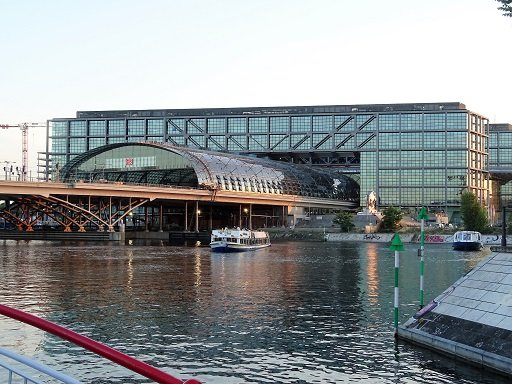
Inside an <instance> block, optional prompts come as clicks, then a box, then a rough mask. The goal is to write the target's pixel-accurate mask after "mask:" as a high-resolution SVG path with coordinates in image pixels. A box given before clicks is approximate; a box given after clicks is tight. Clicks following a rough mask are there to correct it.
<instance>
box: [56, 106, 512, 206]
mask: <svg viewBox="0 0 512 384" xmlns="http://www.w3.org/2000/svg"><path fill="white" fill-rule="evenodd" d="M51 126H52V130H51V134H50V137H49V140H50V147H51V151H50V152H51V157H52V158H53V157H55V158H56V157H58V158H59V160H60V161H61V162H62V163H66V162H69V161H70V160H71V159H72V158H73V157H75V156H77V155H79V154H81V153H83V152H84V151H87V150H91V149H94V148H97V147H98V146H101V145H104V144H111V143H122V142H127V141H128V142H141V141H152V142H161V143H169V144H172V145H176V146H182V147H188V148H197V149H206V150H211V151H218V152H231V153H236V154H242V155H251V156H257V157H265V158H268V159H272V160H280V161H284V162H291V163H301V164H309V165H313V166H318V167H321V168H322V167H323V168H330V169H334V170H337V171H339V172H346V171H349V172H350V173H359V174H360V187H361V193H360V196H361V200H360V205H361V206H363V207H364V206H365V205H366V200H365V199H366V195H367V193H368V192H370V191H375V192H376V194H377V196H378V204H379V207H385V206H390V205H394V206H399V207H411V208H417V207H419V206H422V205H425V206H428V207H432V208H436V209H439V210H445V211H449V210H450V209H452V208H454V207H457V206H458V205H459V204H460V195H461V193H462V191H464V190H469V191H471V192H473V193H475V194H476V195H477V196H478V197H479V199H480V201H481V202H482V203H483V204H484V205H487V204H488V203H489V198H490V194H489V193H490V192H489V190H490V189H491V188H490V186H489V185H490V178H489V172H488V169H489V167H491V168H492V167H493V166H494V165H496V164H498V163H501V164H506V163H507V162H508V163H509V164H511V166H512V131H511V130H510V129H508V130H501V131H499V132H498V131H496V133H493V131H492V130H491V132H489V124H488V120H487V119H486V118H485V117H482V116H480V115H478V114H475V113H473V112H471V111H469V110H467V109H466V107H465V106H464V105H463V104H460V103H427V104H377V105H337V106H336V105H335V106H306V107H275V108H273V107H268V108H230V109H227V108H217V109H190V110H185V109H184V110H180V109H169V110H145V111H85V112H77V116H76V118H74V119H54V120H53V121H52V125H51ZM509 128H510V126H509ZM489 135H490V136H489ZM507 143H509V144H510V145H508V144H507ZM498 144H499V145H498ZM489 159H491V160H489ZM244 183H245V182H244ZM243 185H245V184H243Z"/></svg>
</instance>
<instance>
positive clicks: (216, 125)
mask: <svg viewBox="0 0 512 384" xmlns="http://www.w3.org/2000/svg"><path fill="white" fill-rule="evenodd" d="M208 133H209V134H219V133H220V134H224V133H226V119H208Z"/></svg>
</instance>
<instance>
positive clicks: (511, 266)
mask: <svg viewBox="0 0 512 384" xmlns="http://www.w3.org/2000/svg"><path fill="white" fill-rule="evenodd" d="M496 250H498V251H496ZM491 251H493V253H492V254H491V255H490V256H489V257H487V258H486V259H484V260H483V261H481V262H480V263H479V264H478V265H477V266H476V267H475V268H473V269H472V270H471V271H470V272H469V273H467V274H466V275H465V276H463V277H462V278H460V279H459V280H458V281H456V282H455V283H454V284H453V285H452V286H451V287H449V288H448V289H446V290H445V291H444V292H443V293H441V294H440V295H439V296H437V297H436V298H435V299H434V300H433V301H431V302H430V303H429V304H427V305H426V306H425V307H424V308H423V309H422V310H420V311H419V312H418V313H416V314H415V315H414V316H413V317H412V318H411V319H410V320H408V321H407V322H406V323H405V324H404V325H402V326H400V327H399V329H398V332H397V337H398V338H400V339H404V340H406V341H409V342H412V343H414V344H419V345H421V346H424V347H427V348H429V349H432V350H435V351H438V352H441V353H443V354H446V355H449V356H451V357H454V358H457V359H459V360H463V361H466V362H469V363H471V364H473V365H476V366H479V367H481V368H486V369H490V370H493V371H497V372H499V373H501V374H504V375H506V376H510V377H512V248H501V247H497V248H494V247H492V248H491Z"/></svg>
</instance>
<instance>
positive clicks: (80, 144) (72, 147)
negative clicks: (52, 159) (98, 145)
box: [69, 138, 87, 153]
mask: <svg viewBox="0 0 512 384" xmlns="http://www.w3.org/2000/svg"><path fill="white" fill-rule="evenodd" d="M85 144H86V141H85V138H70V139H69V152H71V153H82V152H85V151H86V150H87V148H86V145H85Z"/></svg>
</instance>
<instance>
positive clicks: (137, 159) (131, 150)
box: [60, 143, 359, 202]
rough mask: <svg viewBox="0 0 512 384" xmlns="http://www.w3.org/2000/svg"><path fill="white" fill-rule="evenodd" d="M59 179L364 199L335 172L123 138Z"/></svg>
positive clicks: (71, 165)
mask: <svg viewBox="0 0 512 384" xmlns="http://www.w3.org/2000/svg"><path fill="white" fill-rule="evenodd" d="M60 179H61V180H63V181H76V180H89V181H98V180H108V181H112V182H123V183H151V184H158V185H174V186H176V185H178V186H188V187H194V188H206V189H213V190H228V191H238V192H251V193H266V194H287V195H298V196H309V197H319V198H327V199H336V200H345V201H352V202H357V201H358V199H359V186H358V185H357V183H356V182H355V181H354V180H352V179H351V178H349V177H348V176H344V175H339V174H338V173H336V172H334V171H329V170H322V169H315V168H312V167H306V166H304V165H294V164H289V163H284V162H277V161H271V160H265V159H259V158H251V157H248V156H240V155H238V156H237V155H233V154H227V153H215V152H211V151H204V150H194V149H191V148H178V147H175V146H172V145H169V144H157V143H138V144H129V143H121V144H114V145H111V146H107V147H102V148H98V149H94V150H91V151H88V152H86V153H83V154H81V155H79V156H76V157H75V158H74V159H72V160H71V161H70V162H68V163H67V164H66V166H65V167H64V168H63V169H62V172H61V173H60Z"/></svg>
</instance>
